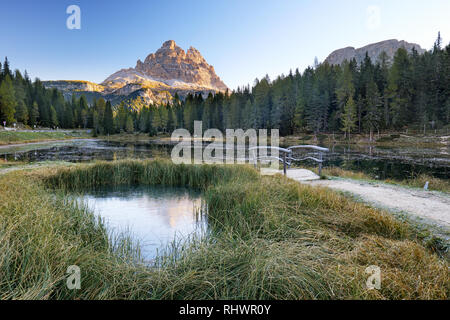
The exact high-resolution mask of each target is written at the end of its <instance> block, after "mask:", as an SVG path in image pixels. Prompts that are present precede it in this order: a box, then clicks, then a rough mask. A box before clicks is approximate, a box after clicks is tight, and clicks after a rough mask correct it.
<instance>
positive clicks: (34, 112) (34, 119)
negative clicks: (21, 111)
mask: <svg viewBox="0 0 450 320" xmlns="http://www.w3.org/2000/svg"><path fill="white" fill-rule="evenodd" d="M38 120H39V106H38V104H37V102H36V101H34V102H33V105H32V107H31V111H30V125H32V126H36V125H37V124H38Z"/></svg>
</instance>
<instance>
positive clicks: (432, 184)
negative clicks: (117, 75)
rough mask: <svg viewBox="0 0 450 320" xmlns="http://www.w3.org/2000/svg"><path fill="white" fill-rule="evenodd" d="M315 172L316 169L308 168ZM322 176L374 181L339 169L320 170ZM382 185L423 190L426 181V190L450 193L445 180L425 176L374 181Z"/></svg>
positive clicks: (358, 172)
mask: <svg viewBox="0 0 450 320" xmlns="http://www.w3.org/2000/svg"><path fill="white" fill-rule="evenodd" d="M310 170H313V171H315V172H317V168H310ZM322 175H324V176H331V177H342V178H349V179H356V180H375V179H374V178H373V177H372V176H370V175H368V174H366V173H363V172H360V171H351V170H345V169H341V168H339V167H328V168H323V169H322ZM376 181H380V182H384V183H389V184H395V185H402V186H408V187H413V188H423V187H424V186H425V183H426V182H427V181H428V190H434V191H441V192H446V193H450V181H449V180H445V179H439V178H434V177H431V176H429V175H426V174H420V175H417V176H416V177H414V178H410V179H404V180H395V179H386V180H376Z"/></svg>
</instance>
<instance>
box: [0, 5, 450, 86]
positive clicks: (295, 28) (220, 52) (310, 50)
mask: <svg viewBox="0 0 450 320" xmlns="http://www.w3.org/2000/svg"><path fill="white" fill-rule="evenodd" d="M72 4H75V5H78V6H79V7H80V9H81V29H80V30H69V29H68V28H67V27H66V20H67V18H68V17H69V14H67V13H66V8H67V7H68V6H69V5H72ZM0 30H1V33H0V34H1V37H0V57H2V58H1V59H2V60H3V56H8V58H9V60H10V61H11V65H12V67H13V68H14V69H15V68H18V69H20V70H22V71H23V70H25V69H26V70H27V71H28V73H29V74H30V75H31V76H32V77H39V78H41V79H42V80H73V79H76V80H89V81H93V82H97V83H100V82H102V81H103V80H104V79H105V78H106V77H107V76H109V75H110V74H112V73H113V72H115V71H117V70H119V69H121V68H129V67H135V65H136V61H137V60H138V59H141V60H144V59H145V57H146V56H147V55H148V54H149V53H151V52H155V51H156V50H157V49H158V48H159V47H160V46H161V44H162V43H163V42H164V41H166V40H169V39H171V40H175V42H176V43H177V44H178V45H179V46H180V47H182V48H183V49H185V50H187V49H188V48H189V46H191V45H192V46H193V47H195V48H197V49H198V50H199V51H200V52H201V53H202V55H203V56H204V57H205V59H206V60H207V61H208V63H210V64H212V65H213V66H214V68H215V70H216V73H217V74H218V75H219V76H220V77H221V78H222V80H223V81H224V82H225V83H226V84H227V85H228V86H229V87H230V88H232V89H235V88H236V87H238V86H242V85H246V84H249V83H250V84H252V83H253V81H254V79H255V78H256V77H258V78H261V77H263V76H264V75H265V74H266V73H267V74H268V75H269V76H270V77H271V78H275V77H276V76H277V75H280V74H281V73H284V74H287V73H288V72H289V70H290V69H293V70H295V68H299V69H300V70H301V71H303V69H304V68H306V67H307V66H308V65H312V64H313V62H314V58H315V57H316V56H317V58H318V59H319V61H323V60H324V59H325V58H326V56H327V55H328V54H329V53H330V52H332V51H333V50H335V49H338V48H342V47H346V46H354V47H361V46H364V45H366V44H369V43H373V42H377V41H382V40H386V39H392V38H396V39H399V40H406V41H408V42H415V43H418V44H420V45H421V46H422V47H423V48H426V49H429V48H431V47H432V45H433V42H434V41H435V39H436V36H437V33H438V31H441V34H442V37H443V39H444V43H446V44H447V43H448V42H449V41H450V1H449V0H427V1H423V0H384V1H382V0H371V1H366V0H353V1H350V0H338V1H337V0H328V1H325V0H314V1H313V0H279V1H275V0H269V1H266V0H204V1H203V0H189V1H187V0H185V1H170V0H165V1H163V0H161V1H159V0H141V1H138V0H127V1H114V0H110V1H104V0H90V1H87V0H83V1H76V0H53V1H50V0H41V1H36V0H0Z"/></svg>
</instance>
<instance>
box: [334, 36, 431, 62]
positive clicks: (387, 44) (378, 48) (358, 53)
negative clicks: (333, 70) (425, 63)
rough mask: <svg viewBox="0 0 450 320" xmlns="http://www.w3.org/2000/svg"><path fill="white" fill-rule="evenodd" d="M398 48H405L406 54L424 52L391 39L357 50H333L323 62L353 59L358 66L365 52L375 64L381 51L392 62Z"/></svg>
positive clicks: (417, 46) (413, 44) (410, 44)
mask: <svg viewBox="0 0 450 320" xmlns="http://www.w3.org/2000/svg"><path fill="white" fill-rule="evenodd" d="M400 48H405V49H406V50H407V51H408V52H412V50H413V48H415V49H416V50H417V52H418V53H419V54H422V53H424V52H425V50H424V49H422V48H421V47H420V45H418V44H415V43H409V42H406V41H403V40H402V41H398V40H396V39H391V40H385V41H381V42H377V43H372V44H369V45H367V46H364V47H362V48H358V49H355V48H354V47H346V48H342V49H338V50H335V51H333V52H332V53H331V54H330V55H329V56H328V57H327V58H326V59H325V62H328V63H329V64H342V63H343V62H344V61H345V60H348V61H350V60H351V59H353V58H355V59H356V61H357V62H358V64H359V63H361V62H362V61H363V60H364V57H365V56H366V52H367V53H368V55H369V57H370V59H371V60H372V61H374V62H375V61H377V59H378V57H379V56H380V54H381V53H382V52H383V51H384V52H386V54H387V56H388V58H389V61H392V59H393V58H394V55H395V53H396V52H397V50H398V49H400Z"/></svg>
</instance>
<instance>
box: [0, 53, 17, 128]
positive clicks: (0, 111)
mask: <svg viewBox="0 0 450 320" xmlns="http://www.w3.org/2000/svg"><path fill="white" fill-rule="evenodd" d="M7 62H8V60H5V64H6V63H7ZM16 105H17V102H16V97H15V92H14V87H13V83H12V81H11V77H10V76H9V74H6V76H5V78H4V79H3V81H2V83H1V84H0V120H1V121H2V122H3V121H6V123H7V124H12V123H13V122H14V121H15V119H14V114H15V113H16Z"/></svg>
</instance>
